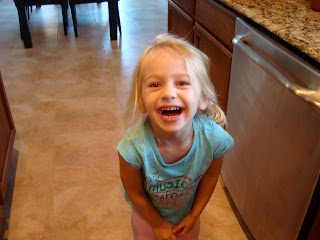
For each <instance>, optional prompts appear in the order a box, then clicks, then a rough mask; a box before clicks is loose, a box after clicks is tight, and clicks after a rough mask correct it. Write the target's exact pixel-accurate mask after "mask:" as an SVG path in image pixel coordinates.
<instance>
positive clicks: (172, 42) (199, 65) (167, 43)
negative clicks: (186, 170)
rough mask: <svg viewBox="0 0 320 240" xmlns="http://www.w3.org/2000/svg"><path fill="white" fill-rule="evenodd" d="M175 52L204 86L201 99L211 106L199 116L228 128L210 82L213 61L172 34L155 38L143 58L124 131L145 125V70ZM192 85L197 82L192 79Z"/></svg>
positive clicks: (137, 69)
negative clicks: (139, 123)
mask: <svg viewBox="0 0 320 240" xmlns="http://www.w3.org/2000/svg"><path fill="white" fill-rule="evenodd" d="M161 51H172V52H174V53H176V54H177V55H178V56H181V57H182V59H183V60H184V61H185V63H186V67H187V69H188V71H189V74H190V77H191V78H192V74H191V71H192V72H194V73H195V74H196V76H195V78H196V79H198V81H199V83H200V86H201V96H200V97H201V98H202V99H203V100H204V101H205V102H206V103H207V107H206V109H205V110H204V111H200V110H198V112H197V114H196V115H198V116H201V117H204V118H209V119H212V120H214V121H215V122H216V123H217V124H219V125H221V126H224V125H225V124H226V116H225V114H224V112H223V111H222V109H221V108H220V107H219V104H218V100H217V95H216V92H215V90H214V86H213V84H212V82H211V79H210V60H209V58H208V57H207V55H205V54H204V53H203V52H201V51H200V50H198V49H197V48H195V47H194V46H192V45H191V44H190V43H188V42H187V41H185V40H183V39H180V38H177V37H176V36H173V35H169V34H161V35H158V36H156V37H155V39H154V41H153V43H152V45H151V46H149V47H148V48H147V49H146V50H145V51H144V52H143V54H142V56H141V58H140V60H139V62H138V64H137V66H136V68H135V71H134V75H133V81H132V85H131V91H130V94H129V98H128V102H127V107H126V110H125V115H124V127H125V128H126V127H127V126H129V125H131V124H134V123H136V122H137V121H138V120H141V119H142V122H144V120H145V118H146V114H142V113H141V112H140V110H139V106H143V104H144V103H143V99H142V85H143V80H144V79H143V70H144V67H145V66H146V64H147V63H149V62H150V61H151V60H152V59H153V58H154V57H155V56H156V55H157V54H158V53H159V52H161ZM191 81H195V80H194V79H191Z"/></svg>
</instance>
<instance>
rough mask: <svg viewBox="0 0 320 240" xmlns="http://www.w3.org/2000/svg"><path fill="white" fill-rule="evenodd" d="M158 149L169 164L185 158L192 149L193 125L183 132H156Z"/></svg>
mask: <svg viewBox="0 0 320 240" xmlns="http://www.w3.org/2000/svg"><path fill="white" fill-rule="evenodd" d="M154 136H155V141H156V144H157V147H158V150H159V152H160V154H161V157H162V159H163V161H164V162H165V163H167V164H172V163H175V162H177V161H179V160H181V159H182V158H184V157H185V156H186V155H187V154H188V152H189V151H190V149H191V147H192V144H193V138H194V131H193V126H192V125H191V128H190V129H188V130H187V131H184V132H183V133H182V134H179V135H177V134H160V135H159V134H158V135H156V134H154Z"/></svg>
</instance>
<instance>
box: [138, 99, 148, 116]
mask: <svg viewBox="0 0 320 240" xmlns="http://www.w3.org/2000/svg"><path fill="white" fill-rule="evenodd" d="M139 110H140V112H141V113H142V114H145V113H146V112H147V110H146V107H145V106H144V103H143V101H142V99H141V101H139Z"/></svg>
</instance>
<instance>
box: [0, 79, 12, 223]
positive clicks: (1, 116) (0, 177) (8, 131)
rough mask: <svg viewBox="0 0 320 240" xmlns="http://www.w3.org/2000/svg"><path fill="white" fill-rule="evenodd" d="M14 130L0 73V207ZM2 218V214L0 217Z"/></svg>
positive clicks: (4, 189) (3, 197)
mask: <svg viewBox="0 0 320 240" xmlns="http://www.w3.org/2000/svg"><path fill="white" fill-rule="evenodd" d="M15 133H16V129H15V126H14V123H13V119H12V116H11V112H10V108H9V104H8V99H7V96H6V93H5V89H4V85H3V82H2V77H1V73H0V183H1V185H0V205H1V206H2V205H3V203H4V200H5V193H6V188H7V181H8V173H9V167H10V161H11V154H12V150H13V143H14V137H15ZM0 218H2V212H1V215H0Z"/></svg>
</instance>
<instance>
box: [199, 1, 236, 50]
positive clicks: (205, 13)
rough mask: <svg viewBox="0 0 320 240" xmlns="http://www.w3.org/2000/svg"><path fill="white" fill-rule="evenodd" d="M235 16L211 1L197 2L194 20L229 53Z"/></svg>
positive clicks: (231, 45)
mask: <svg viewBox="0 0 320 240" xmlns="http://www.w3.org/2000/svg"><path fill="white" fill-rule="evenodd" d="M236 18H237V15H236V14H235V13H233V12H231V11H229V10H228V9H226V8H225V7H224V6H222V5H220V4H219V3H217V2H215V1H213V0H197V4H196V13H195V19H196V21H197V22H199V23H200V24H201V25H202V26H203V27H204V28H205V29H207V30H208V31H209V32H210V33H211V34H212V35H213V36H214V37H215V38H216V39H218V40H219V41H220V42H221V43H223V44H224V45H225V46H226V47H227V48H228V49H229V50H230V51H232V49H233V44H232V38H233V36H234V30H235V24H236Z"/></svg>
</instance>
